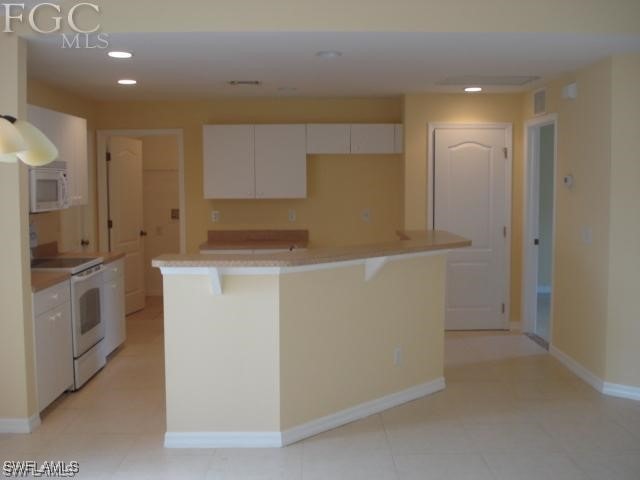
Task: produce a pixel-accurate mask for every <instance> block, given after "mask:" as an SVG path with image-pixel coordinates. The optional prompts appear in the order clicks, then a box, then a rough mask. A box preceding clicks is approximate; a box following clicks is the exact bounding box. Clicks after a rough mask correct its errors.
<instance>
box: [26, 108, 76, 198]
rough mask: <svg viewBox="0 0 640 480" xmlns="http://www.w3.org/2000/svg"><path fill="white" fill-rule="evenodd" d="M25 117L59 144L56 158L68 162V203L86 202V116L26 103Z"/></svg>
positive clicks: (55, 143)
mask: <svg viewBox="0 0 640 480" xmlns="http://www.w3.org/2000/svg"><path fill="white" fill-rule="evenodd" d="M27 118H28V120H29V121H30V122H31V123H33V124H34V125H35V126H36V127H38V128H39V129H40V130H42V132H43V133H44V134H45V135H46V136H47V137H48V138H49V139H50V140H51V141H52V142H53V143H54V145H55V146H56V147H57V148H58V152H59V155H58V160H62V161H65V162H67V175H68V178H69V200H70V203H71V206H79V205H88V203H89V175H88V165H87V156H88V144H87V120H86V119H84V118H80V117H76V116H73V115H68V114H66V113H60V112H56V111H53V110H49V109H47V108H42V107H37V106H35V105H28V107H27Z"/></svg>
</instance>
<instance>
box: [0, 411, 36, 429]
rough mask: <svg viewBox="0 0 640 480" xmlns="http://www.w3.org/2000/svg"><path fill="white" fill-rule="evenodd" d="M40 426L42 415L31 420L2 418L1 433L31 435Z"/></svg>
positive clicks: (0, 421) (0, 420) (0, 422)
mask: <svg viewBox="0 0 640 480" xmlns="http://www.w3.org/2000/svg"><path fill="white" fill-rule="evenodd" d="M39 426H40V415H38V414H37V413H36V414H35V415H32V416H31V417H29V418H0V433H31V432H33V431H34V430H35V429H36V428H38V427H39Z"/></svg>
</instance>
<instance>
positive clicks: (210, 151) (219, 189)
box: [203, 125, 255, 198]
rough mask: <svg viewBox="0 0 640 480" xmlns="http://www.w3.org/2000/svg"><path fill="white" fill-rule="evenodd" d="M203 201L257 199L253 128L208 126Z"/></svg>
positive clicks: (205, 143) (205, 133) (243, 126)
mask: <svg viewBox="0 0 640 480" xmlns="http://www.w3.org/2000/svg"><path fill="white" fill-rule="evenodd" d="M203 162H204V164H203V179H204V198H255V184H254V165H253V126H251V125H205V126H204V128H203Z"/></svg>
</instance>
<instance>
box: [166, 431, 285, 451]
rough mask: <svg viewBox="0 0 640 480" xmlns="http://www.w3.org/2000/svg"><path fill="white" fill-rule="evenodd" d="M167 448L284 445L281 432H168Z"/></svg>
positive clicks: (267, 446)
mask: <svg viewBox="0 0 640 480" xmlns="http://www.w3.org/2000/svg"><path fill="white" fill-rule="evenodd" d="M164 446H165V448H274V447H281V446H282V434H281V433H280V432H167V433H165V434H164Z"/></svg>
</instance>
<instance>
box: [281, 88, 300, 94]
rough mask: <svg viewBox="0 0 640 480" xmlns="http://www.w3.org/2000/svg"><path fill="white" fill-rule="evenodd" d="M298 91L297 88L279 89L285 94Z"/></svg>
mask: <svg viewBox="0 0 640 480" xmlns="http://www.w3.org/2000/svg"><path fill="white" fill-rule="evenodd" d="M296 90H298V89H297V88H296V87H280V88H278V91H279V92H283V93H290V92H295V91H296Z"/></svg>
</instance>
